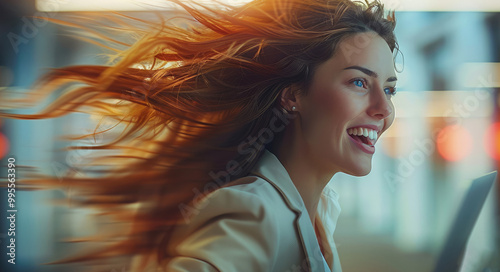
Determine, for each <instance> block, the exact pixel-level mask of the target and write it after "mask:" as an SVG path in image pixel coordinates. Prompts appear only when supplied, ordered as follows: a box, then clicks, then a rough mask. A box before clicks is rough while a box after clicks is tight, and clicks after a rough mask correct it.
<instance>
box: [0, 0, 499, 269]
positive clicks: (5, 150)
mask: <svg viewBox="0 0 500 272" xmlns="http://www.w3.org/2000/svg"><path fill="white" fill-rule="evenodd" d="M206 1H207V2H209V0H206ZM226 2H228V3H231V4H237V3H239V2H241V3H243V2H244V1H233V0H226ZM382 2H384V3H385V4H386V7H387V8H390V9H395V10H396V19H397V28H396V35H397V38H398V42H399V45H400V49H401V52H402V54H398V55H397V57H396V65H397V68H398V70H401V72H400V73H398V79H399V80H398V94H397V95H396V96H395V97H394V98H393V101H394V104H395V107H396V119H395V121H394V124H393V126H392V127H391V128H390V130H388V131H387V132H386V134H385V135H384V136H383V137H382V138H381V139H380V140H379V141H378V143H377V147H376V148H377V152H376V153H375V155H374V163H373V170H372V172H371V173H370V174H369V175H368V176H366V177H362V178H356V177H351V176H348V175H343V174H338V175H336V176H334V178H333V179H332V181H331V182H330V184H329V186H333V187H334V189H335V190H336V191H337V193H339V195H340V202H341V203H340V204H341V207H342V213H341V215H340V218H339V223H338V226H337V229H336V234H335V241H336V243H337V247H338V250H339V254H340V258H341V262H342V267H343V270H344V271H347V272H351V271H352V272H357V271H373V272H378V271H380V272H392V271H408V272H410V271H415V272H417V271H418V272H422V271H424V272H425V271H431V270H432V268H433V266H434V264H435V262H436V259H437V257H438V255H439V252H440V250H441V248H442V246H443V243H444V242H445V239H446V236H447V233H448V230H449V228H450V226H451V224H452V222H453V219H454V216H455V215H456V213H457V210H458V208H459V205H460V202H461V200H462V198H463V196H464V194H465V193H466V191H467V189H468V187H469V185H470V183H471V181H472V180H473V179H474V178H476V177H479V176H482V175H484V174H486V173H488V172H490V171H494V170H497V169H498V161H499V159H500V115H499V111H498V109H499V106H500V98H499V96H498V90H499V87H500V1H487V0H475V1H466V0H458V1H440V2H432V1H410V0H400V1H397V0H393V1H382ZM163 3H164V2H163V1H161V0H155V1H147V0H143V1H129V0H127V1H118V0H114V1H111V0H109V1H108V0H106V1H97V0H86V1H76V0H59V1H57V0H38V1H35V0H17V1H16V0H0V91H5V90H10V91H16V92H24V91H27V89H28V88H29V86H30V85H31V84H32V83H33V81H34V80H35V79H36V78H37V77H39V76H40V75H42V74H43V73H44V71H46V69H47V68H52V67H61V66H66V65H79V64H104V61H105V59H103V58H102V57H101V56H99V54H101V53H102V51H101V49H100V48H98V47H96V46H94V45H92V44H89V43H84V42H82V41H78V40H76V39H75V38H73V37H70V36H69V35H67V34H68V33H67V32H65V31H64V30H63V29H62V27H60V26H58V25H55V24H50V23H48V22H47V21H44V20H37V19H36V18H33V17H32V16H46V17H51V18H54V19H57V18H60V17H61V16H64V15H65V14H71V13H77V14H81V15H82V16H93V15H92V13H87V11H97V12H103V11H110V10H120V11H125V12H126V13H128V14H131V15H133V16H136V17H139V18H150V17H151V16H152V15H151V11H153V10H155V11H160V12H162V13H164V14H165V16H169V14H170V13H171V11H169V10H168V8H167V7H165V6H164V5H163ZM61 18H62V17H61ZM30 111H36V109H31V110H29V111H25V112H30ZM88 124H89V120H88V117H87V116H83V115H78V114H72V115H70V116H67V117H63V118H58V119H51V120H44V121H12V120H1V119H0V160H1V165H2V168H1V169H2V170H1V175H6V173H7V172H6V168H5V167H4V166H5V165H6V164H7V160H8V158H12V157H13V158H15V159H16V163H17V164H19V165H21V164H22V165H34V166H37V167H40V168H41V169H42V170H43V171H44V172H45V173H47V174H53V175H58V174H61V173H65V172H67V171H71V169H72V165H75V164H78V162H79V161H80V160H82V159H84V158H85V156H87V155H88V154H87V153H86V151H85V150H80V151H71V152H53V151H54V150H55V149H60V148H63V147H64V146H65V145H68V143H67V142H62V141H57V140H55V139H56V137H58V136H59V135H62V134H68V133H71V134H84V133H89V132H91V131H90V129H91V128H93V127H89V126H88ZM87 144H89V143H87ZM90 144H91V143H90ZM498 188H499V187H498V182H496V185H495V186H494V188H493V189H492V190H491V191H490V194H489V195H488V198H487V200H486V203H485V205H484V207H483V209H482V210H481V213H480V215H479V218H478V221H477V223H476V225H475V227H474V229H473V231H472V235H471V238H470V239H469V243H468V245H467V251H466V253H465V256H464V265H463V268H462V270H461V271H471V272H472V271H474V272H478V271H480V272H493V271H500V251H499V248H500V239H499V237H500V236H499V218H500V216H499V209H498V208H499V205H498V203H499V201H498V192H499V189H498ZM60 197H63V194H62V193H61V192H56V191H49V192H18V193H17V194H16V203H17V208H18V212H17V215H16V216H17V220H16V232H17V235H18V237H17V239H16V241H17V244H16V247H17V248H16V252H17V255H16V265H15V266H12V265H8V264H7V262H6V260H7V258H6V257H5V256H6V253H7V251H6V250H7V248H6V247H7V244H8V240H7V238H8V236H7V223H6V221H5V218H6V217H7V213H6V209H4V208H2V209H1V210H0V218H1V221H0V222H1V226H0V255H1V256H2V257H1V261H0V270H1V271H67V270H65V269H66V268H65V267H64V266H56V267H47V266H40V265H39V264H40V263H43V262H49V261H52V260H53V256H55V255H58V256H60V255H61V254H63V253H67V252H71V251H72V250H74V248H75V245H68V244H65V243H61V242H60V241H61V240H62V239H65V238H68V237H73V236H80V235H86V234H90V233H93V232H94V231H96V229H95V228H96V227H95V226H94V225H92V224H91V223H89V220H88V214H87V212H86V211H76V210H67V209H63V208H61V207H58V208H55V207H53V206H49V205H41V203H44V202H46V203H48V200H50V199H53V198H60ZM0 203H1V206H2V207H6V203H7V192H6V190H4V189H2V190H1V194H0ZM63 255H64V254H63ZM72 271H73V270H72ZM114 271H117V272H118V271H120V272H122V271H127V270H126V268H122V267H117V268H116V269H114Z"/></svg>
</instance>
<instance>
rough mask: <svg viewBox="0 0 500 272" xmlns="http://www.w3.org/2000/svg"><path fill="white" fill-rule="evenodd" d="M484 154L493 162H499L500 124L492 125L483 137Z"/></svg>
mask: <svg viewBox="0 0 500 272" xmlns="http://www.w3.org/2000/svg"><path fill="white" fill-rule="evenodd" d="M483 143H484V145H483V146H484V148H485V150H486V153H488V154H489V155H490V157H492V158H493V159H495V160H500V123H493V124H492V125H491V126H490V127H489V128H488V129H487V130H486V134H485V135H484V141H483Z"/></svg>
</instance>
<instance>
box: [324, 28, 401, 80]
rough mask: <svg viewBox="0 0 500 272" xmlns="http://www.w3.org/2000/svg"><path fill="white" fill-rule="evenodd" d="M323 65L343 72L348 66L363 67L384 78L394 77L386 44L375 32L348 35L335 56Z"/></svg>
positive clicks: (389, 50)
mask: <svg viewBox="0 0 500 272" xmlns="http://www.w3.org/2000/svg"><path fill="white" fill-rule="evenodd" d="M324 65H326V66H329V68H330V69H334V70H338V71H340V70H343V69H344V68H345V67H349V66H355V65H357V66H363V67H365V68H368V69H370V70H372V71H375V72H376V73H378V74H380V75H381V76H384V77H389V76H394V75H395V72H394V63H393V56H392V52H391V49H390V48H389V45H388V44H387V42H386V41H385V40H384V39H383V38H382V37H380V36H379V35H378V34H376V33H375V32H371V31H370V32H363V33H356V34H353V35H350V36H348V37H346V38H344V39H343V40H341V41H340V43H339V44H338V45H337V48H336V49H335V54H334V55H333V56H332V57H331V58H330V59H329V60H327V61H326V62H325V63H324Z"/></svg>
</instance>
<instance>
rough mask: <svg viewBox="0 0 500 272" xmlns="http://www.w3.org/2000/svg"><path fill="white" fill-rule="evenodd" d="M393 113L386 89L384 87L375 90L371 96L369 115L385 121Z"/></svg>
mask: <svg viewBox="0 0 500 272" xmlns="http://www.w3.org/2000/svg"><path fill="white" fill-rule="evenodd" d="M393 111H394V109H393V106H392V102H391V100H390V99H389V97H388V95H387V94H385V92H384V89H383V88H382V87H376V89H373V90H372V95H371V96H370V106H369V108H368V115H370V116H373V117H375V118H377V119H380V120H383V119H385V118H387V117H389V116H391V115H392V113H393Z"/></svg>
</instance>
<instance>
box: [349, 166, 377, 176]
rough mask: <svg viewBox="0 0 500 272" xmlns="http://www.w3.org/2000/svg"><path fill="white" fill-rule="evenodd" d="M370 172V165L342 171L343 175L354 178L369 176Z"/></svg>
mask: <svg viewBox="0 0 500 272" xmlns="http://www.w3.org/2000/svg"><path fill="white" fill-rule="evenodd" d="M371 171H372V166H371V164H369V165H364V166H360V165H357V167H355V168H351V169H349V171H344V173H346V174H348V175H351V176H355V177H363V176H366V175H368V174H370V172H371Z"/></svg>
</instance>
